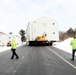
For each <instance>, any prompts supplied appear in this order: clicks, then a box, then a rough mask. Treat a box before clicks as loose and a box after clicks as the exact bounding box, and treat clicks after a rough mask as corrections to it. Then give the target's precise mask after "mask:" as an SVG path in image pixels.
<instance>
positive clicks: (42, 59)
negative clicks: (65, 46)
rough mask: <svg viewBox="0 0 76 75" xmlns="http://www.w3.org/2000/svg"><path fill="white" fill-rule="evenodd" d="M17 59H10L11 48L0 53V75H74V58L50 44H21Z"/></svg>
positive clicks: (75, 65) (75, 66) (75, 72)
mask: <svg viewBox="0 0 76 75" xmlns="http://www.w3.org/2000/svg"><path fill="white" fill-rule="evenodd" d="M16 52H17V54H18V55H19V59H15V58H14V59H13V60H11V59H10V58H11V50H8V51H5V52H2V53H0V75H76V58H75V60H74V61H71V54H69V53H67V52H65V51H62V50H59V49H57V48H54V47H51V46H26V45H24V46H21V47H18V48H17V51H16Z"/></svg>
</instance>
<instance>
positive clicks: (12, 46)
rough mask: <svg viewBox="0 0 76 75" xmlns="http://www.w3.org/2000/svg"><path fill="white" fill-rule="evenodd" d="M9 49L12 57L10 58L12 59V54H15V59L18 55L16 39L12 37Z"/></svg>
mask: <svg viewBox="0 0 76 75" xmlns="http://www.w3.org/2000/svg"><path fill="white" fill-rule="evenodd" d="M11 51H12V57H11V59H13V58H14V56H16V59H18V58H19V56H18V55H17V53H16V41H15V40H14V39H13V40H12V42H11Z"/></svg>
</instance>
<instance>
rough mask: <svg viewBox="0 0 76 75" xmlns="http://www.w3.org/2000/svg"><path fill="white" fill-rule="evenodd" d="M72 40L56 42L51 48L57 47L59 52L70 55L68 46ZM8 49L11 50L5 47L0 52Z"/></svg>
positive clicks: (70, 49) (70, 48) (0, 48)
mask: <svg viewBox="0 0 76 75" xmlns="http://www.w3.org/2000/svg"><path fill="white" fill-rule="evenodd" d="M72 39H73V38H69V39H67V40H65V41H63V42H56V43H54V44H53V46H54V47H57V48H59V49H61V50H64V51H66V52H69V53H72V47H71V45H70V42H71V40H72ZM21 45H23V44H20V45H18V46H21ZM9 49H11V47H6V46H4V47H0V52H3V51H7V50H9Z"/></svg>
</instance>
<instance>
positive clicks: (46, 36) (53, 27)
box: [26, 17, 59, 46]
mask: <svg viewBox="0 0 76 75" xmlns="http://www.w3.org/2000/svg"><path fill="white" fill-rule="evenodd" d="M26 38H27V42H28V44H29V45H51V46H52V43H53V42H56V41H59V33H58V23H57V22H56V21H55V20H53V19H51V18H48V17H40V18H38V19H36V20H34V21H30V22H29V23H28V25H27V28H26Z"/></svg>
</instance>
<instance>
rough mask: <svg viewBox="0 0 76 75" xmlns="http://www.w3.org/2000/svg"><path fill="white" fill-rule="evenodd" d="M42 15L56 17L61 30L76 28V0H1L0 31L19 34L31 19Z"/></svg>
mask: <svg viewBox="0 0 76 75" xmlns="http://www.w3.org/2000/svg"><path fill="white" fill-rule="evenodd" d="M42 16H47V17H49V18H52V19H55V20H56V21H58V23H59V31H60V30H61V31H66V30H68V29H69V28H70V27H72V28H74V29H75V28H76V0H0V31H2V32H4V33H7V34H8V33H9V32H13V34H18V33H19V31H20V30H21V29H23V30H26V27H27V24H28V22H29V21H31V20H34V19H37V18H39V17H42Z"/></svg>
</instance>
